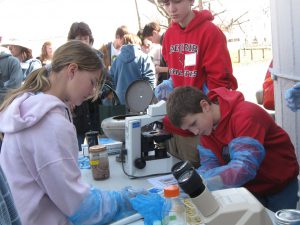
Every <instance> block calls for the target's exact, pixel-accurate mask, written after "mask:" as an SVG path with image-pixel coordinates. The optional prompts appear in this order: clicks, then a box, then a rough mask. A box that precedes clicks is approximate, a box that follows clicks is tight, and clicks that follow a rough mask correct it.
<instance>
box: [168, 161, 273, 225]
mask: <svg viewBox="0 0 300 225" xmlns="http://www.w3.org/2000/svg"><path fill="white" fill-rule="evenodd" d="M172 173H173V175H174V177H175V179H177V181H178V184H179V186H180V187H181V189H182V190H183V191H184V192H185V193H186V194H188V195H189V197H190V199H191V201H192V203H193V204H194V205H195V206H196V208H197V209H198V213H199V216H200V218H201V223H203V224H205V225H220V224H223V225H258V224H263V225H272V224H273V222H272V220H271V218H270V216H269V214H268V212H267V209H266V208H264V206H263V205H262V204H261V203H260V202H259V201H258V200H257V199H256V198H255V197H254V196H253V195H252V194H251V193H250V192H249V191H248V190H247V189H245V188H243V187H241V188H229V189H222V190H217V191H212V192H210V191H209V190H208V189H207V187H206V186H205V184H203V181H202V178H201V177H200V175H199V174H198V173H197V171H196V170H195V169H194V168H193V166H192V165H191V164H190V163H189V162H188V161H181V162H178V163H177V164H175V165H174V166H173V167H172Z"/></svg>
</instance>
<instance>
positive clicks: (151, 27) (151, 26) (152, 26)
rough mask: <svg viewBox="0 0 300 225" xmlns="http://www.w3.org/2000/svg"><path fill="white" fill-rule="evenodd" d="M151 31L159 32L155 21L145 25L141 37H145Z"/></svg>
mask: <svg viewBox="0 0 300 225" xmlns="http://www.w3.org/2000/svg"><path fill="white" fill-rule="evenodd" d="M153 31H157V32H160V25H159V23H156V22H151V23H148V24H146V25H145V27H144V29H143V37H144V38H147V37H149V36H152V35H153Z"/></svg>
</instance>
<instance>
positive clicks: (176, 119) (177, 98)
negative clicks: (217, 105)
mask: <svg viewBox="0 0 300 225" xmlns="http://www.w3.org/2000/svg"><path fill="white" fill-rule="evenodd" d="M202 100H205V101H207V102H208V103H209V104H210V105H211V100H210V99H209V98H208V97H207V96H206V95H205V94H203V93H202V92H201V91H200V90H199V89H197V88H195V87H191V86H185V87H177V88H175V89H174V91H173V92H172V93H171V94H170V95H169V97H168V101H167V114H168V117H169V120H170V121H171V123H172V124H173V125H174V126H176V127H180V126H181V125H182V119H183V118H184V117H185V116H187V115H188V114H196V113H202V112H203V110H202V108H201V106H200V101H202Z"/></svg>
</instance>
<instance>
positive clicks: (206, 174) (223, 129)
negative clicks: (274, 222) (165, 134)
mask: <svg viewBox="0 0 300 225" xmlns="http://www.w3.org/2000/svg"><path fill="white" fill-rule="evenodd" d="M167 114H168V116H169V119H170V121H171V122H172V124H174V125H175V126H177V127H180V128H181V129H183V130H188V131H190V132H192V133H194V134H195V135H200V137H201V145H198V151H199V155H200V163H201V166H200V167H199V168H198V169H197V171H198V173H199V174H201V176H202V177H203V178H204V179H205V181H206V183H207V187H208V188H209V189H210V190H217V189H223V188H232V187H240V186H244V187H245V188H247V189H248V190H249V191H250V192H252V193H253V194H254V195H255V196H256V197H257V199H258V200H259V201H260V202H261V203H262V204H263V205H264V206H265V207H267V208H268V209H270V210H272V211H274V212H276V211H278V210H280V209H290V208H294V209H295V208H296V205H297V201H298V196H297V192H298V181H297V176H298V173H299V165H298V162H297V158H296V154H295V149H294V146H293V144H292V142H291V140H290V138H289V136H288V134H287V133H286V132H285V131H284V130H283V129H282V128H281V127H279V126H278V125H277V124H276V123H275V121H274V119H273V118H272V117H271V116H270V115H269V114H268V113H267V112H266V111H265V110H264V109H262V108H261V107H259V106H258V105H256V104H254V103H251V102H247V101H245V100H244V96H243V95H242V93H240V92H238V91H233V90H228V89H226V88H224V87H220V88H216V89H213V90H211V91H210V92H209V93H208V95H207V96H206V95H204V94H203V93H202V92H201V91H200V90H199V89H197V88H194V87H178V88H176V89H175V90H174V91H173V92H172V93H171V94H170V96H169V98H168V101H167ZM186 151H189V149H186Z"/></svg>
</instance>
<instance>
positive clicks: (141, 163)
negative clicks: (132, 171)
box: [134, 158, 146, 169]
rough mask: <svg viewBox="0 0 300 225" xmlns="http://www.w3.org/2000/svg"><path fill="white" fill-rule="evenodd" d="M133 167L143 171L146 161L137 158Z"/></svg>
mask: <svg viewBox="0 0 300 225" xmlns="http://www.w3.org/2000/svg"><path fill="white" fill-rule="evenodd" d="M134 166H135V167H136V168H138V169H144V168H145V167H146V161H145V159H142V158H137V159H135V160H134Z"/></svg>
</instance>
